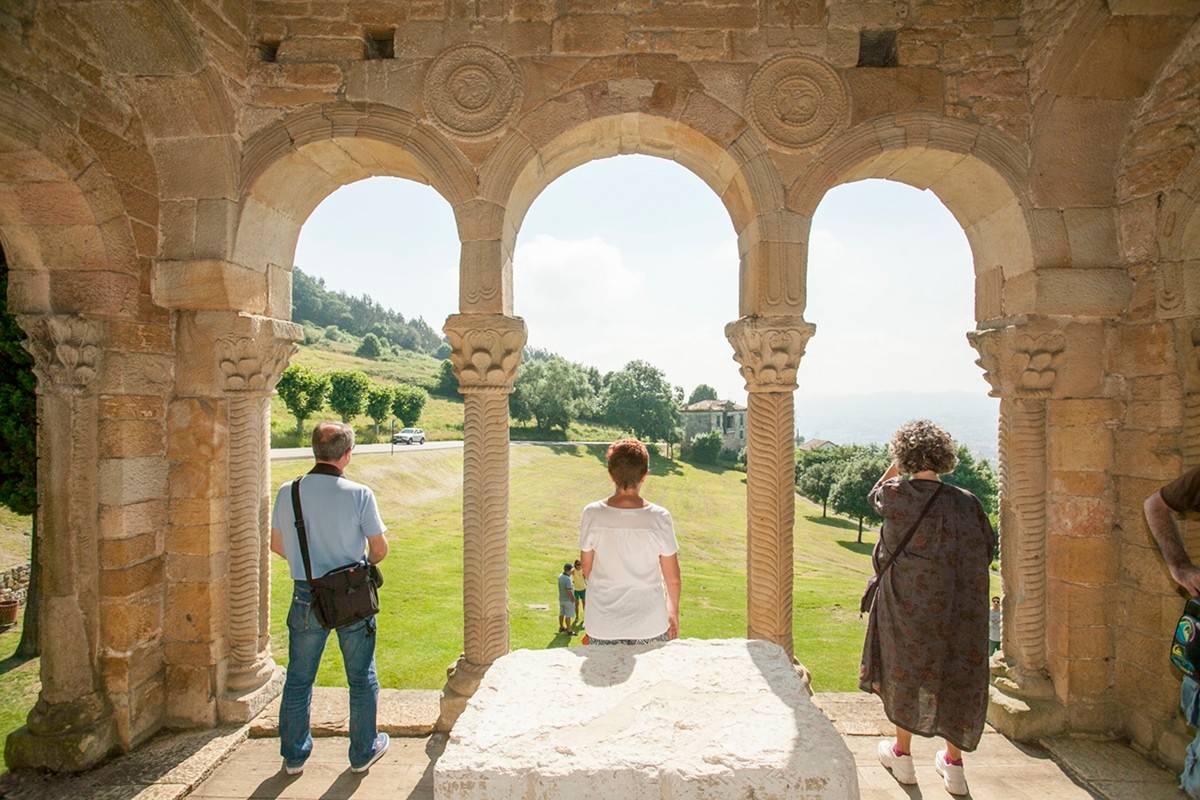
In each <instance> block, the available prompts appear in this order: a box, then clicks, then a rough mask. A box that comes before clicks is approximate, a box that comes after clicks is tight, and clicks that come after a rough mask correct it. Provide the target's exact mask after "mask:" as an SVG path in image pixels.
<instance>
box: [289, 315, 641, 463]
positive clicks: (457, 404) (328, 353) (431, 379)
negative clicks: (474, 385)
mask: <svg viewBox="0 0 1200 800" xmlns="http://www.w3.org/2000/svg"><path fill="white" fill-rule="evenodd" d="M346 336H347V339H348V340H347V341H344V342H333V341H329V340H327V339H322V340H321V341H319V342H317V343H316V344H315V345H301V346H300V351H299V352H298V353H296V355H295V356H294V357H293V358H292V362H291V363H293V364H300V365H301V366H305V367H310V368H312V369H315V370H319V371H322V372H331V371H333V370H361V371H363V372H365V373H366V374H367V375H369V376H370V377H371V378H372V380H375V381H378V382H380V383H412V384H416V385H418V386H425V387H429V386H432V385H433V384H434V383H436V381H437V376H438V371H439V369H440V368H441V362H440V361H438V360H437V359H435V358H432V357H430V356H427V355H422V354H420V353H412V352H408V351H400V352H398V353H396V354H395V355H390V356H388V357H386V358H382V359H378V360H373V359H369V358H360V357H359V356H356V355H354V351H355V349H357V347H358V340H356V339H353V338H352V337H349V336H348V335H346ZM323 414H324V415H325V416H326V417H330V418H331V417H332V412H330V411H328V410H326V411H325V412H323ZM311 422H312V420H310V421H309V423H308V424H309V425H310V426H311ZM352 424H353V425H354V428H355V430H356V431H357V433H358V436H359V441H362V442H373V441H386V440H387V430H386V427H385V428H381V429H380V436H379V438H378V439H376V437H375V423H374V422H372V421H371V419H370V418H369V417H367V416H361V417H358V418H356V419H355V420H353V423H352ZM417 425H418V426H419V427H421V428H423V429H424V430H425V434H426V436H427V437H428V438H429V440H430V441H447V440H457V439H461V438H462V430H463V408H462V398H461V397H454V398H448V397H438V396H436V395H433V396H430V398H429V402H428V403H426V405H425V410H424V411H423V412H422V413H421V419H420V421H419V422H417ZM620 435H621V431H619V430H617V429H615V428H612V427H610V426H607V425H597V424H593V423H586V422H578V423H575V424H574V425H572V426H571V428H570V430H568V431H567V434H566V436H565V437H564V436H563V434H562V432H561V431H543V430H540V429H538V428H534V427H532V426H522V425H518V424H517V423H516V422H513V427H512V432H511V436H512V438H513V439H514V440H535V441H547V440H552V441H553V440H564V439H565V440H570V441H611V440H613V439H615V438H617V437H618V436H620ZM301 438H302V437H301V436H300V435H299V434H298V433H297V431H296V418H295V417H293V416H292V415H291V414H290V413H288V410H287V406H285V405H284V404H283V401H282V400H281V399H279V396H278V395H276V396H274V397H272V398H271V446H272V447H297V446H300V445H302V444H307V441H306V440H305V441H303V442H302V441H301Z"/></svg>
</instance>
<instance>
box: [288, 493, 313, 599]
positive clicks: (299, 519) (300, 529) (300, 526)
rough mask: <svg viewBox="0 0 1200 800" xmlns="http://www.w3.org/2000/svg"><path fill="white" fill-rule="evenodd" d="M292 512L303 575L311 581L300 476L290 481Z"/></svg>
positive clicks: (310, 564) (310, 565)
mask: <svg viewBox="0 0 1200 800" xmlns="http://www.w3.org/2000/svg"><path fill="white" fill-rule="evenodd" d="M292 513H293V514H294V515H295V517H296V536H297V538H299V539H300V558H301V559H302V560H303V561H304V577H305V578H307V579H308V582H309V583H312V579H313V576H312V561H311V560H309V557H308V535H307V534H306V532H305V529H304V512H303V511H302V510H301V508H300V478H296V480H294V481H292Z"/></svg>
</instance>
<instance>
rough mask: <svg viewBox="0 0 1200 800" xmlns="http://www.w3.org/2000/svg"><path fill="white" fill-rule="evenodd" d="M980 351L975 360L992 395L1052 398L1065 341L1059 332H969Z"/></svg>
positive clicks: (1001, 330)
mask: <svg viewBox="0 0 1200 800" xmlns="http://www.w3.org/2000/svg"><path fill="white" fill-rule="evenodd" d="M967 339H968V340H969V341H970V343H971V346H972V347H974V348H975V350H976V351H977V352H978V353H979V358H978V359H976V361H975V363H976V364H978V365H979V366H980V367H981V368H982V369H983V373H984V374H983V377H984V380H986V381H987V382H988V384H989V385H990V386H991V387H992V391H991V392H989V394H991V395H992V396H993V397H1025V398H1038V397H1049V396H1050V392H1051V390H1052V389H1053V387H1054V382H1055V380H1056V379H1057V378H1058V371H1059V369H1061V367H1062V363H1063V353H1064V350H1065V348H1066V342H1065V339H1064V337H1063V334H1062V333H1061V332H1060V331H1048V332H1045V333H1023V332H1021V331H1020V330H1019V329H1017V328H1015V327H1012V328H998V329H993V330H986V331H972V332H971V333H968V334H967Z"/></svg>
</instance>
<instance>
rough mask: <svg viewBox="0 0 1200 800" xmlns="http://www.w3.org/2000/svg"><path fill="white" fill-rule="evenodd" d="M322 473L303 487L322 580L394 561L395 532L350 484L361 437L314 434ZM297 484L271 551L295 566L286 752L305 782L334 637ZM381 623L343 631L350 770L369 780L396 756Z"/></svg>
mask: <svg viewBox="0 0 1200 800" xmlns="http://www.w3.org/2000/svg"><path fill="white" fill-rule="evenodd" d="M312 447H313V456H314V457H315V458H316V462H317V463H316V465H315V466H314V467H313V468H312V470H311V471H310V472H309V473H308V474H307V475H304V476H302V477H301V478H298V479H297V480H299V481H300V511H301V514H302V515H303V516H304V525H305V530H306V532H307V537H306V538H307V539H308V552H309V560H310V563H311V565H312V575H313V577H314V578H317V577H320V576H322V575H324V574H326V573H327V572H330V571H332V570H335V569H338V568H339V567H344V566H346V565H347V564H351V563H354V562H356V561H362V560H363V559H364V558H366V559H367V560H368V561H370V562H371V563H372V564H378V563H379V562H380V561H382V560H383V559H384V557H385V556H386V555H387V551H388V544H387V537H386V536H385V535H384V534H385V532H386V531H387V527H386V526H385V525H384V524H383V520H382V519H380V517H379V509H378V507H377V506H376V504H375V494H374V492H372V491H371V490H370V489H369V488H367V487H366V486H363V485H362V484H360V483H355V482H354V481H351V480H347V479H346V478H344V477H343V476H342V472H343V471H344V470H345V469H346V465H347V464H349V463H350V452H351V451H352V450H353V449H354V429H353V428H351V427H350V426H349V425H344V424H342V423H340V422H322V423H321V424H319V425H317V427H316V428H314V429H313V434H312ZM292 483H293V481H288V482H286V483H284V484H283V486H281V487H280V488H279V494H278V495H277V496H276V497H275V512H274V515H273V516H272V518H271V550H272V552H274V553H277V554H279V555H281V556H283V557H284V558H286V559H287V561H288V566H289V568H290V571H291V575H292V580H293V581H294V587H295V588H294V589H293V592H292V606H291V608H290V609H289V611H288V618H287V626H288V666H287V681H286V682H285V683H284V685H283V698H282V700H281V701H280V706H279V750H280V753H281V755H282V756H283V767H284V770H286V771H287V774H289V775H299V774H300V773H301V772H302V771H303V770H304V762H305V761H306V760H308V757H309V755H310V754H311V753H312V747H313V740H312V731H311V729H310V727H309V717H310V712H311V706H312V687H313V682H314V681H315V680H316V677H317V668H318V667H319V666H320V665H321V654H322V653H324V652H325V641H326V639H327V638H328V637H329V631H327V630H325V629H324V628H322V627H321V624H320V623H319V622H318V621H317V616H316V612H315V611H314V610H313V604H312V590H311V589H310V587H309V585H308V580H307V579H306V578H305V574H304V560H303V558H302V557H301V555H300V539H299V537H298V536H297V534H296V515H295V512H294V511H293V509H292ZM375 625H376V623H375V618H374V617H369V618H367V619H364V620H360V621H358V622H355V623H353V624H351V625H346V626H343V627H341V628H338V629H337V635H338V645H339V646H340V647H341V650H342V660H343V662H345V666H346V682H347V683H348V684H349V686H350V769H351V770H352V771H353V772H366V771H367V770H368V769H370V767H371V765H372V764H374V763H375V762H376V761H378V760H379V758H380V757H381V756H382V755H383V754H384V752H385V751H386V750H387V748H388V735H387V734H386V733H378V732H377V731H376V728H375V713H376V709H377V706H378V703H379V681H378V679H377V678H376V677H375Z"/></svg>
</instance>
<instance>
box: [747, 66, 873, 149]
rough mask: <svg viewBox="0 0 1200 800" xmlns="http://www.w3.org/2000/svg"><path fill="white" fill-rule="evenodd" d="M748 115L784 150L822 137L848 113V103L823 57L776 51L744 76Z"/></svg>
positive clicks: (842, 122) (844, 120)
mask: <svg viewBox="0 0 1200 800" xmlns="http://www.w3.org/2000/svg"><path fill="white" fill-rule="evenodd" d="M746 108H747V111H748V113H749V116H750V121H751V122H753V123H754V126H755V128H756V129H757V130H758V132H759V133H760V134H762V135H763V136H764V137H765V138H766V139H768V140H769V141H771V142H772V143H773V144H775V145H777V146H779V147H781V148H784V149H787V150H803V149H806V148H810V147H816V146H817V145H820V144H822V143H823V142H825V141H826V140H827V139H828V138H829V137H831V136H833V135H834V134H836V133H837V132H838V131H839V130H841V129H842V128H843V127H844V126H845V125H846V123H847V121H848V119H849V116H850V115H849V111H850V103H849V100H848V94H847V92H846V86H845V84H844V83H843V82H842V79H841V77H840V76H839V75H838V74H837V72H835V71H834V70H833V68H832V67H830V66H829V65H828V64H826V63H824V62H823V61H819V60H817V59H815V58H810V57H808V56H800V55H782V56H777V57H775V58H773V59H771V60H770V61H767V62H766V63H764V64H763V65H762V66H761V67H759V68H758V71H757V72H755V73H754V77H753V78H751V79H750V96H749V98H748V101H747V104H746Z"/></svg>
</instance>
